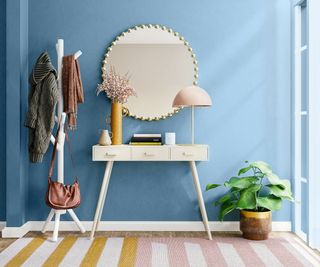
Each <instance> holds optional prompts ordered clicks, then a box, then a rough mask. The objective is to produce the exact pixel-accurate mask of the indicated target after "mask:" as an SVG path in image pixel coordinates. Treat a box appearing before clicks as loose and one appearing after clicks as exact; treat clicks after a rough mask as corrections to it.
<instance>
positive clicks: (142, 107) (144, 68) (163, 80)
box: [102, 25, 198, 121]
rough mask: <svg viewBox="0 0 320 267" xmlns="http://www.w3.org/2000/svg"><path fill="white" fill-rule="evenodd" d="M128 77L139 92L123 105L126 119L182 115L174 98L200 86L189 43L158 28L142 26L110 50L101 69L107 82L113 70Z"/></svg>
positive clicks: (131, 30)
mask: <svg viewBox="0 0 320 267" xmlns="http://www.w3.org/2000/svg"><path fill="white" fill-rule="evenodd" d="M111 67H114V69H115V71H116V73H117V74H119V75H125V74H127V73H128V74H129V77H130V85H131V86H132V87H133V88H134V89H135V90H136V93H137V96H136V97H135V96H132V97H130V98H129V99H128V102H127V103H125V104H124V111H125V113H126V114H127V115H129V116H131V117H133V118H136V119H141V120H149V121H151V120H159V119H165V118H167V117H169V116H172V114H174V113H176V112H178V111H179V108H173V107H172V101H173V99H174V97H175V95H176V94H177V93H178V92H179V91H180V90H181V89H182V88H184V87H186V86H190V85H196V84H197V78H198V67H197V61H196V58H195V55H194V54H193V52H192V48H191V47H190V46H189V44H188V42H186V41H185V40H184V38H183V37H182V36H180V35H179V34H178V33H177V32H174V31H173V30H172V29H169V28H167V27H164V26H159V25H141V26H136V27H134V28H131V29H129V30H128V31H126V32H123V33H122V34H120V35H119V36H118V37H117V38H116V40H115V41H113V42H112V43H111V46H110V47H109V48H108V50H107V53H106V54H105V58H104V60H103V66H102V78H103V79H105V78H106V76H107V73H109V71H110V68H111Z"/></svg>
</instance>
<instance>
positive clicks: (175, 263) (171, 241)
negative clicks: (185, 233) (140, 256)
mask: <svg viewBox="0 0 320 267" xmlns="http://www.w3.org/2000/svg"><path fill="white" fill-rule="evenodd" d="M150 240H151V242H158V243H162V244H166V245H167V246H168V254H169V255H168V256H169V264H170V266H171V267H187V266H188V267H189V263H188V258H187V254H186V251H185V248H184V242H185V241H188V242H190V240H192V239H191V238H151V239H150ZM137 266H138V265H137ZM149 266H150V265H149Z"/></svg>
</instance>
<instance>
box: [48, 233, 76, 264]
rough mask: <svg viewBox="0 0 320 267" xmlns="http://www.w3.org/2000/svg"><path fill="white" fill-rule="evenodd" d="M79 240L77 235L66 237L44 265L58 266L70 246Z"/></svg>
mask: <svg viewBox="0 0 320 267" xmlns="http://www.w3.org/2000/svg"><path fill="white" fill-rule="evenodd" d="M76 241H77V238H76V237H71V236H68V237H65V238H64V239H63V240H62V241H61V242H60V244H59V245H58V246H57V247H56V249H55V250H54V251H53V252H52V253H51V255H50V256H49V258H48V259H47V260H46V261H45V263H44V264H43V265H42V266H44V267H53V266H58V265H59V264H60V263H61V261H62V260H63V258H64V257H65V255H66V254H67V253H68V252H69V250H70V248H71V247H72V246H73V244H74V243H75V242H76Z"/></svg>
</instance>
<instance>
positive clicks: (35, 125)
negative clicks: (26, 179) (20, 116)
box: [25, 52, 59, 163]
mask: <svg viewBox="0 0 320 267" xmlns="http://www.w3.org/2000/svg"><path fill="white" fill-rule="evenodd" d="M29 83H30V85H31V88H30V92H29V101H28V102H29V108H28V113H27V117H26V121H25V126H26V127H28V128H29V158H30V161H31V162H34V163H36V162H42V159H43V155H44V154H45V153H46V151H47V149H48V146H49V143H50V136H51V132H52V129H53V127H54V115H55V107H56V104H57V102H58V96H59V92H58V84H57V72H56V70H55V69H54V67H53V66H52V64H51V60H50V57H49V55H48V54H47V52H44V53H42V54H41V55H40V56H39V58H38V59H37V62H36V64H35V66H34V68H33V70H32V73H31V74H30V78H29Z"/></svg>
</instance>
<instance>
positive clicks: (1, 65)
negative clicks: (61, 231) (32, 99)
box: [0, 1, 6, 221]
mask: <svg viewBox="0 0 320 267" xmlns="http://www.w3.org/2000/svg"><path fill="white" fill-rule="evenodd" d="M5 59H6V1H0V132H1V134H0V221H5V220H6V126H5V125H6V60H5Z"/></svg>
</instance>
